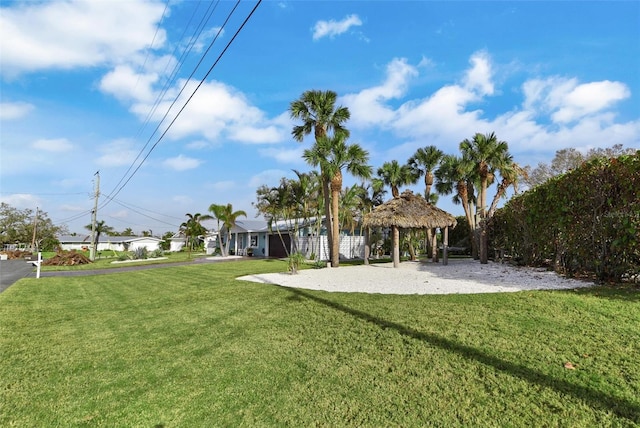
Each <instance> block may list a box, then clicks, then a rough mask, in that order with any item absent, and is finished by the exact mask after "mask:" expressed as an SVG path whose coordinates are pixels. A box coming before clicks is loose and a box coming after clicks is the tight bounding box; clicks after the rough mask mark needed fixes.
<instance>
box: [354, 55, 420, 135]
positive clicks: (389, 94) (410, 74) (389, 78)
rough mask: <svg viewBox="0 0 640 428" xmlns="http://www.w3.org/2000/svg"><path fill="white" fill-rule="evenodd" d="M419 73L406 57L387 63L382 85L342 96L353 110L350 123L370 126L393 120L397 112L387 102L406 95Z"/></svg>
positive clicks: (357, 125)
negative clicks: (411, 82)
mask: <svg viewBox="0 0 640 428" xmlns="http://www.w3.org/2000/svg"><path fill="white" fill-rule="evenodd" d="M417 75H418V70H417V69H416V68H415V67H413V66H411V65H409V64H408V63H407V60H406V59H405V58H396V59H393V60H392V61H391V62H390V63H389V64H388V65H387V69H386V79H385V81H384V82H383V83H382V84H381V85H380V86H375V87H372V88H367V89H364V90H362V91H360V92H358V93H357V94H347V95H345V96H344V97H342V99H343V101H344V103H345V104H346V105H347V106H348V107H349V110H350V112H351V120H350V125H351V126H355V127H359V126H370V125H374V124H388V123H390V122H391V121H393V120H394V119H395V117H396V112H395V111H394V110H393V109H392V108H390V107H389V106H387V105H386V104H385V102H386V101H389V100H391V99H398V98H400V97H402V96H403V95H405V93H406V91H407V87H408V85H409V81H410V80H411V78H414V77H416V76H417Z"/></svg>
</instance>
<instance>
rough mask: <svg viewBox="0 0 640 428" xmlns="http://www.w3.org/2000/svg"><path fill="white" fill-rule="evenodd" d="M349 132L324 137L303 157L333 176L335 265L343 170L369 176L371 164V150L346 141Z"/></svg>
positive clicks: (335, 263) (334, 264) (335, 261)
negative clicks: (369, 162) (369, 161)
mask: <svg viewBox="0 0 640 428" xmlns="http://www.w3.org/2000/svg"><path fill="white" fill-rule="evenodd" d="M346 140H347V136H346V134H345V133H338V134H336V135H334V136H333V138H328V137H322V138H320V139H319V141H317V142H316V144H314V146H313V147H312V148H311V149H307V150H305V151H304V153H303V155H302V157H303V158H304V160H305V161H306V162H307V163H308V164H309V165H311V166H314V167H315V166H319V167H320V170H321V171H324V175H325V176H326V177H330V182H329V184H330V190H331V212H332V213H333V217H332V226H331V233H332V239H331V266H332V267H338V266H339V265H340V223H339V210H340V191H341V190H342V170H346V171H347V172H349V173H350V174H351V175H353V176H354V177H357V178H369V177H370V176H371V167H370V166H369V165H368V164H367V162H368V160H369V153H368V152H367V151H366V150H364V149H363V148H362V147H360V146H359V145H358V144H350V145H348V144H347V143H346Z"/></svg>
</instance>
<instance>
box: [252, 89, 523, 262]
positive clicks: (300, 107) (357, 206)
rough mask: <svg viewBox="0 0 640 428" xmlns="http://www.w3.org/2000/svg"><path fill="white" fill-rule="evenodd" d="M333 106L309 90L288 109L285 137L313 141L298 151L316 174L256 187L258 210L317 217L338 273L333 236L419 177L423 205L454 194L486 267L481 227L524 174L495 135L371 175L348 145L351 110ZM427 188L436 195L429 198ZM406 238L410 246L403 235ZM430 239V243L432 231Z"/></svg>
mask: <svg viewBox="0 0 640 428" xmlns="http://www.w3.org/2000/svg"><path fill="white" fill-rule="evenodd" d="M336 101H337V94H336V93H335V92H333V91H318V90H310V91H306V92H304V93H303V94H302V95H301V97H300V98H299V99H297V100H295V101H293V102H292V103H291V104H290V107H289V113H290V116H291V118H292V119H294V120H296V121H298V124H296V125H294V127H293V130H292V132H291V134H292V136H293V138H294V139H295V140H296V141H298V142H303V141H304V139H305V137H306V136H309V135H313V144H312V146H311V147H310V148H307V149H305V150H304V152H303V158H304V160H305V161H306V162H307V164H309V165H310V166H312V167H314V168H316V169H315V170H313V171H311V172H309V173H300V172H298V171H294V172H295V174H296V178H295V179H287V178H282V179H281V181H280V183H279V185H278V186H274V187H268V186H266V185H265V186H261V187H260V188H258V190H257V192H256V193H257V202H256V203H255V204H254V206H255V208H256V209H257V210H258V212H260V213H261V214H263V215H264V216H265V218H266V219H267V220H268V221H269V222H270V223H273V222H276V221H285V222H292V221H293V220H294V219H299V218H301V219H309V218H317V219H319V218H321V217H324V227H325V229H326V231H327V239H328V242H329V250H330V251H329V253H330V259H331V265H332V266H333V267H337V266H338V265H339V239H340V231H341V230H345V229H350V230H351V231H352V232H353V230H355V228H356V227H357V225H358V224H359V222H360V221H361V220H362V218H363V216H364V215H365V214H366V213H367V212H370V211H371V210H373V209H374V208H375V207H376V206H378V205H380V204H382V203H383V202H384V194H385V193H386V189H385V188H388V189H389V190H390V191H391V196H392V197H398V196H399V193H400V192H399V188H400V187H402V186H407V185H412V184H416V183H417V182H418V181H419V180H420V178H423V179H424V186H425V191H424V197H425V199H426V200H427V201H429V202H431V203H436V201H437V196H438V195H453V202H454V203H456V204H460V205H462V207H463V210H464V213H465V219H466V221H467V222H468V224H469V229H470V231H471V232H472V236H470V237H469V238H470V242H471V244H472V249H473V254H474V256H476V257H477V258H479V259H480V260H481V262H483V263H486V262H487V242H486V230H485V227H484V224H485V223H486V220H487V219H488V218H489V217H491V216H492V215H493V213H494V212H495V209H496V207H497V204H498V201H499V199H500V198H502V197H504V196H505V195H506V191H507V189H508V187H510V186H513V187H515V188H517V183H518V181H519V179H520V177H522V176H523V174H524V169H523V168H521V167H520V166H519V165H518V164H516V163H515V162H514V161H513V157H512V156H511V154H510V153H509V150H508V144H507V143H506V142H504V141H500V140H499V139H498V138H497V136H496V135H495V134H494V133H489V134H481V133H477V134H475V135H474V136H473V137H472V138H471V139H465V140H464V141H462V142H461V143H460V154H458V155H449V154H445V153H443V152H442V151H441V150H439V149H438V148H437V147H435V146H433V145H431V146H426V147H422V148H419V149H418V150H417V151H416V152H415V153H414V154H413V156H411V157H410V158H409V159H408V160H407V161H406V162H405V163H400V162H398V161H397V160H391V161H388V162H385V163H384V164H383V165H382V166H381V167H380V168H378V169H377V170H376V174H375V175H374V169H373V168H372V167H371V166H370V165H369V164H368V161H369V153H368V152H367V151H366V150H364V149H363V148H362V147H361V146H360V145H358V144H350V143H348V142H347V140H348V138H349V136H350V132H349V130H348V128H347V127H346V124H347V121H348V120H349V118H350V112H349V109H348V108H347V107H344V106H337V105H336ZM344 173H348V174H350V175H352V176H353V177H355V178H357V179H360V180H362V181H361V183H360V184H356V185H353V186H351V187H347V188H343V187H342V186H343V174H344ZM495 182H497V183H498V186H497V190H496V194H495V195H494V196H493V199H492V200H491V203H490V205H489V200H488V196H487V191H488V188H489V186H491V185H492V184H493V183H495ZM434 186H435V190H436V193H437V194H436V193H433V192H432V189H433V188H434ZM294 227H295V225H294ZM318 227H320V225H319V222H318ZM318 235H319V229H318ZM407 236H408V240H409V241H411V239H412V237H411V233H410V232H409V233H408V234H407ZM429 238H430V239H429V240H430V241H431V242H432V243H434V244H435V239H434V238H435V235H433V232H431V235H430V236H429ZM433 247H434V248H435V245H434V246H433ZM409 249H410V251H411V250H412V249H413V245H409Z"/></svg>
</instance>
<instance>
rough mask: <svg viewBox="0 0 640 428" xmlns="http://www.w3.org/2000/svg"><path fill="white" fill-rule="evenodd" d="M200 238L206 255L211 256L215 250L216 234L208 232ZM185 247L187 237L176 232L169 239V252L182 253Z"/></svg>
mask: <svg viewBox="0 0 640 428" xmlns="http://www.w3.org/2000/svg"><path fill="white" fill-rule="evenodd" d="M200 238H201V240H202V241H203V242H204V249H205V251H206V253H207V254H208V255H209V254H213V253H214V252H215V250H216V240H217V235H216V233H215V232H209V233H207V235H206V236H203V237H200ZM185 245H187V236H186V235H185V234H184V233H182V232H178V233H176V234H174V235H173V236H172V237H171V238H169V251H171V252H178V251H182V249H183V248H184V247H185Z"/></svg>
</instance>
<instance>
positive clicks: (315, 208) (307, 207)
mask: <svg viewBox="0 0 640 428" xmlns="http://www.w3.org/2000/svg"><path fill="white" fill-rule="evenodd" d="M293 172H294V173H295V174H296V176H297V177H298V179H297V180H293V181H292V189H293V192H292V193H293V198H294V201H295V203H296V206H297V209H296V211H297V218H302V219H303V220H304V223H305V224H308V223H309V220H310V219H311V218H314V219H315V223H316V231H317V235H316V236H317V239H318V242H317V245H318V251H319V249H320V232H321V230H322V222H321V221H320V218H321V217H322V211H323V209H324V205H323V203H322V194H321V189H320V187H321V180H320V175H319V174H318V172H317V171H311V172H300V171H298V170H295V169H294V170H293ZM294 242H295V240H294ZM311 253H312V254H314V255H316V254H319V253H316V243H314V242H313V240H311Z"/></svg>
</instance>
